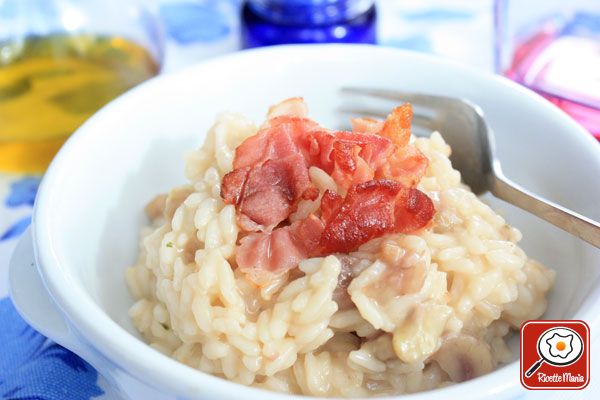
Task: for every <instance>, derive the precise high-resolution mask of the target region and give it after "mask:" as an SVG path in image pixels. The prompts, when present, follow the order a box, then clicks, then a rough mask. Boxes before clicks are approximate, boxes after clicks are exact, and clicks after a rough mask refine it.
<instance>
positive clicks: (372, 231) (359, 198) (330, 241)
mask: <svg viewBox="0 0 600 400" xmlns="http://www.w3.org/2000/svg"><path fill="white" fill-rule="evenodd" d="M321 210H322V218H323V221H324V222H325V230H324V231H323V235H322V236H321V239H320V241H319V246H318V248H317V250H316V253H317V254H331V253H338V252H339V253H348V252H350V251H353V250H356V249H357V248H358V247H359V246H360V245H361V244H364V243H366V242H368V241H369V240H371V239H373V238H376V237H379V236H382V235H384V234H387V233H398V232H401V233H407V232H414V231H415V230H418V229H420V228H423V227H424V226H426V225H427V224H428V223H429V221H430V220H431V218H432V217H433V213H434V211H435V210H434V207H433V202H432V201H431V199H430V198H429V197H427V195H426V194H425V193H423V192H421V191H419V190H417V189H414V188H407V187H405V186H403V185H401V184H400V183H398V182H395V181H391V180H371V181H368V182H364V183H361V184H358V185H355V186H352V187H351V188H350V190H349V191H348V194H347V195H346V197H345V198H342V197H341V196H339V195H338V194H336V193H332V192H331V191H327V192H325V194H324V195H323V199H322V200H321Z"/></svg>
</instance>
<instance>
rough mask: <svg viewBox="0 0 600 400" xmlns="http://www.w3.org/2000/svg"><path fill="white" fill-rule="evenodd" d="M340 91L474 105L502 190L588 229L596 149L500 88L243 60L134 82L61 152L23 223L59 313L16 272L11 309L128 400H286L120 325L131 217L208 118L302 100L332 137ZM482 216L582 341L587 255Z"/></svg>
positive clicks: (271, 57)
mask: <svg viewBox="0 0 600 400" xmlns="http://www.w3.org/2000/svg"><path fill="white" fill-rule="evenodd" d="M345 85H352V86H371V87H379V88H398V89H405V90H414V91H422V92H427V93H436V94H442V95H447V96H455V97H464V98H467V99H469V100H471V101H472V102H474V103H476V104H478V105H479V106H481V108H482V109H483V111H484V112H485V114H486V116H487V120H488V122H489V124H490V126H491V127H492V129H493V130H494V131H495V133H496V141H497V150H498V155H499V158H500V160H501V162H502V166H503V168H504V171H505V172H506V175H507V176H508V177H509V178H511V179H513V180H515V181H516V182H517V183H519V184H521V185H523V186H524V187H526V188H528V189H531V190H533V191H534V192H536V193H538V194H540V195H542V196H545V197H547V198H549V199H551V200H554V201H556V202H558V203H560V204H562V205H565V206H567V207H569V208H572V209H574V210H576V211H578V212H580V213H582V214H585V215H588V216H590V217H592V218H595V219H600V209H599V208H598V204H600V184H599V179H600V146H598V144H597V143H596V142H595V141H594V140H593V139H592V138H591V136H590V135H589V134H587V133H586V132H585V131H584V130H583V129H582V128H581V127H579V126H578V125H577V124H576V123H575V122H573V121H572V120H571V119H569V118H568V117H567V116H566V115H565V114H563V113H562V112H561V111H560V110H558V109H557V108H555V107H554V106H552V105H551V104H550V103H548V102H546V101H545V100H543V99H542V98H541V97H538V96H537V95H535V94H533V93H532V92H529V91H527V90H526V89H523V88H521V87H519V86H518V85H516V84H514V83H512V82H510V81H508V80H505V79H503V78H499V77H495V76H492V75H488V74H484V73H480V72H477V71H474V70H472V69H468V68H466V67H462V66H459V65H456V64H454V63H452V62H449V61H445V60H441V59H435V58H430V57H427V56H422V55H417V54H413V53H409V52H404V51H399V50H394V49H387V48H379V47H370V46H340V45H331V46H290V47H279V48H268V49H261V50H255V51H248V52H241V53H238V54H235V55H231V56H227V57H223V58H220V59H215V60H212V61H209V62H206V63H203V64H199V65H197V66H195V67H192V68H189V69H187V70H184V71H181V72H177V73H174V74H171V75H166V76H161V77H158V78H156V79H153V80H151V81H149V82H147V83H144V84H143V85H141V86H139V87H137V88H135V89H133V90H132V91H130V92H128V93H127V94H125V95H124V96H121V97H120V98H118V99H117V100H115V101H113V102H112V103H110V104H109V105H108V106H106V107H105V108H104V109H102V110H101V111H100V112H98V113H97V114H96V115H95V116H93V117H92V118H91V119H90V120H89V121H88V122H86V123H85V124H84V126H83V127H81V128H80V129H79V130H78V132H77V133H76V134H75V135H74V136H73V137H72V138H71V139H70V140H69V141H68V142H67V144H66V145H65V146H64V147H63V149H62V150H61V151H60V153H59V154H58V156H57V157H56V158H55V160H54V162H53V163H52V165H51V167H50V169H49V170H48V172H47V173H46V176H45V178H44V181H43V183H42V185H41V187H40V191H39V194H38V198H37V203H36V207H35V213H34V223H33V244H34V247H35V251H36V264H37V267H38V269H39V272H40V275H41V278H42V279H43V281H44V283H45V286H46V287H47V290H48V292H49V294H50V296H51V297H52V299H53V300H54V301H55V303H56V305H57V306H58V307H54V306H51V304H50V303H48V302H46V303H45V304H46V305H45V308H42V307H44V305H43V304H41V303H42V300H41V299H40V298H41V297H44V296H43V295H44V294H45V292H44V291H43V289H41V290H42V292H43V293H42V294H39V295H36V296H28V295H27V290H28V287H27V284H26V283H23V281H28V279H29V281H31V282H33V281H34V280H35V277H32V275H31V273H32V272H31V271H33V269H32V268H29V269H26V268H25V269H22V271H28V272H22V274H26V273H29V274H30V275H29V278H28V279H21V278H19V274H20V273H14V274H13V275H14V278H13V279H12V281H13V285H14V286H13V294H14V296H15V302H16V303H17V306H18V308H19V310H21V312H22V313H23V314H24V315H25V317H26V318H27V319H28V320H29V322H30V323H31V324H32V325H33V326H35V327H36V328H38V329H39V330H40V331H42V332H43V333H45V334H47V335H49V336H50V337H51V338H52V339H55V340H57V341H59V342H60V343H61V344H64V345H66V346H67V347H69V348H71V349H73V350H74V351H76V352H78V353H79V354H81V355H82V356H83V357H84V358H86V359H88V360H89V361H90V362H91V363H92V364H93V365H94V366H96V367H97V368H98V369H99V370H100V372H102V373H103V374H105V375H106V376H107V377H108V378H109V379H110V380H111V381H112V382H113V383H114V384H115V385H117V386H118V387H119V388H120V390H121V391H122V392H123V393H124V394H125V395H126V396H129V397H132V398H142V397H140V396H144V398H174V397H177V398H221V399H224V398H236V399H239V398H260V399H262V400H270V399H289V398H291V397H290V396H286V395H282V394H277V393H272V392H266V391H262V390H258V389H252V388H247V387H244V386H241V385H237V384H234V383H231V382H228V381H226V380H222V379H219V378H215V377H213V376H210V375H207V374H204V373H201V372H198V371H196V370H193V369H191V368H189V367H187V366H184V365H183V364H180V363H178V362H176V361H174V360H172V359H170V358H168V357H166V356H163V355H162V354H160V353H158V352H157V351H155V350H153V349H151V348H150V347H148V346H147V345H146V344H145V343H144V342H143V341H142V340H140V338H139V335H138V334H137V332H136V331H135V329H134V328H133V326H132V324H131V322H130V319H129V317H128V315H127V310H128V308H129V307H130V305H131V304H132V303H133V299H132V297H131V296H130V294H129V293H128V291H127V288H126V285H125V280H124V277H123V271H124V269H125V267H127V266H129V265H132V263H134V261H135V259H136V254H137V251H138V247H137V246H138V233H139V229H140V227H141V226H142V225H143V224H144V223H145V219H144V216H143V212H142V208H143V206H144V204H145V203H146V202H147V201H148V200H149V199H151V198H152V197H153V196H154V195H155V194H156V193H159V192H162V191H165V190H167V189H169V188H171V187H173V186H174V185H176V184H180V183H182V182H184V176H183V167H184V164H183V158H182V156H183V154H184V153H185V152H186V151H187V150H190V149H193V148H195V147H196V146H198V145H199V144H200V143H202V141H203V138H204V135H205V132H206V130H207V129H208V128H209V127H210V125H211V124H212V123H213V121H214V118H215V115H216V114H217V113H218V112H220V111H223V110H233V111H239V112H242V113H245V114H247V115H249V116H251V117H253V118H254V119H255V120H256V121H260V120H261V119H262V118H263V116H264V114H265V110H266V109H267V107H268V106H269V105H270V104H273V103H276V102H278V101H279V100H281V99H284V98H286V97H291V96H304V97H305V99H306V100H307V102H308V104H309V107H310V110H311V116H312V117H314V118H315V119H317V120H318V121H320V122H322V123H323V124H325V125H326V126H338V125H340V124H341V123H342V122H341V121H342V120H341V116H340V115H339V114H337V113H336V109H337V108H338V106H339V105H340V104H341V102H342V96H341V94H340V92H339V89H340V87H342V86H345ZM442 133H443V132H442ZM493 203H494V206H495V207H496V208H497V209H498V210H500V211H501V212H502V213H503V214H504V215H505V216H506V218H507V219H508V221H509V222H510V223H511V224H513V225H515V226H516V227H518V228H519V229H521V230H522V232H523V236H524V239H523V241H522V246H523V247H524V248H525V250H526V251H527V253H528V254H529V255H530V256H532V257H534V258H536V259H538V260H540V261H541V262H543V263H544V264H546V265H548V266H549V267H551V268H553V269H555V270H556V271H557V274H558V275H557V280H556V286H555V289H554V290H553V291H552V293H551V294H550V303H549V307H548V312H547V314H546V317H547V318H578V319H584V320H586V321H587V322H588V323H590V324H591V325H592V331H594V330H595V327H596V325H597V324H598V316H600V303H599V302H598V297H599V296H600V286H599V282H598V277H599V274H600V268H598V266H599V265H600V251H599V250H598V249H595V248H592V247H591V246H590V245H587V244H585V243H583V242H581V241H580V240H577V239H575V238H574V237H571V236H569V235H568V234H566V233H564V232H562V231H560V230H559V229H557V228H554V227H552V226H550V225H548V224H546V223H544V222H542V221H540V220H538V219H536V218H535V217H533V216H531V215H528V214H526V213H524V212H521V211H520V210H518V209H515V208H514V207H511V206H509V205H507V204H505V203H501V202H499V201H493ZM27 245H28V243H23V244H22V245H21V252H20V253H17V256H16V257H15V259H14V261H13V264H14V265H13V267H14V268H13V270H16V269H17V268H18V266H19V265H22V264H23V263H24V262H26V260H25V259H26V254H27ZM19 254H20V256H19ZM38 284H39V282H38ZM32 285H33V284H32ZM38 289H39V288H38ZM38 291H39V290H38ZM36 302H37V303H36ZM51 308H54V311H52V310H50V309H51ZM36 310H37V311H36ZM40 310H43V312H41V311H40ZM515 357H516V356H515ZM518 369H519V368H518V364H517V363H516V362H514V363H511V364H509V365H508V366H505V367H502V368H500V369H498V370H497V371H495V372H493V373H491V374H488V375H486V376H484V377H481V378H478V379H475V380H472V381H469V382H466V383H462V384H458V385H454V386H452V387H448V388H444V389H440V390H435V391H431V392H427V393H422V394H415V395H410V396H405V397H403V398H406V399H409V398H410V399H423V398H429V399H448V398H459V397H460V398H462V399H471V398H473V399H474V398H483V397H486V396H490V395H494V396H495V398H500V397H506V396H509V395H513V394H514V393H515V391H518V390H519V389H518V388H519V372H518Z"/></svg>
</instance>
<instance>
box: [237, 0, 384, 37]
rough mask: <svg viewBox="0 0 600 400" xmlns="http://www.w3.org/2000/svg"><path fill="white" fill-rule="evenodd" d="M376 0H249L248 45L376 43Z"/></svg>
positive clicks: (246, 15)
mask: <svg viewBox="0 0 600 400" xmlns="http://www.w3.org/2000/svg"><path fill="white" fill-rule="evenodd" d="M376 21H377V12H376V9H375V2H374V1H373V0H247V1H246V2H245V3H244V4H243V6H242V26H241V30H242V32H241V33H242V46H243V47H244V48H250V47H259V46H270V45H276V44H285V43H332V42H333V43H375V42H376Z"/></svg>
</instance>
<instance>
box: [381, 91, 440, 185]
mask: <svg viewBox="0 0 600 400" xmlns="http://www.w3.org/2000/svg"><path fill="white" fill-rule="evenodd" d="M412 117H413V109H412V105H411V104H410V103H405V104H402V105H401V106H400V107H396V108H395V109H394V110H392V112H391V114H390V115H389V116H388V117H387V118H386V120H385V121H384V122H383V125H382V128H381V131H379V134H380V135H381V136H383V137H386V138H388V139H389V140H390V141H392V143H394V144H395V145H396V146H395V147H396V150H395V151H394V152H393V153H392V154H391V155H390V156H389V158H388V159H387V162H386V163H384V164H383V165H382V166H381V168H379V169H378V170H377V171H376V173H375V177H376V178H377V179H393V180H395V181H398V182H400V183H402V184H403V185H405V186H409V187H410V186H415V185H416V184H417V183H418V182H419V181H420V180H421V178H422V177H423V175H425V171H426V170H427V166H428V165H429V160H428V159H427V157H425V155H424V154H423V153H421V151H420V150H419V149H417V148H416V147H415V146H414V145H412V144H409V140H410V123H411V120H412Z"/></svg>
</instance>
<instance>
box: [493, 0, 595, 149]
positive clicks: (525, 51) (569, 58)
mask: <svg viewBox="0 0 600 400" xmlns="http://www.w3.org/2000/svg"><path fill="white" fill-rule="evenodd" d="M508 3H513V2H512V1H503V0H498V1H497V2H496V34H497V37H496V39H497V41H496V68H497V72H500V73H502V74H504V75H506V76H507V77H509V78H511V79H513V80H514V81H516V82H518V83H520V84H523V85H525V86H527V87H529V88H530V89H532V90H534V91H536V92H537V93H539V94H540V95H542V96H544V97H545V98H547V99H548V100H550V101H551V102H552V103H554V104H555V105H557V106H558V107H560V108H561V109H563V110H564V111H565V112H567V113H568V114H569V115H570V116H571V117H573V118H574V119H575V120H577V121H578V122H579V123H580V124H581V125H583V126H584V127H585V128H586V129H587V130H588V131H590V132H591V133H592V134H593V135H594V136H595V137H596V138H597V139H599V140H600V7H599V8H598V10H583V11H579V10H578V11H574V10H566V9H565V8H564V4H563V6H562V8H560V9H553V8H552V2H551V1H550V2H544V3H543V4H540V5H539V7H536V12H532V11H531V10H521V12H520V13H518V12H517V10H514V9H515V8H517V7H528V6H529V7H535V6H536V5H534V4H529V3H527V4H525V3H524V2H516V1H515V2H514V3H515V4H514V6H511V5H510V4H508ZM516 3H520V4H518V5H517V4H516ZM575 3H576V2H575ZM588 3H589V2H588ZM575 6H576V4H575V5H574V6H573V7H575ZM544 13H545V14H544ZM523 14H525V16H523ZM540 14H542V16H540ZM511 18H512V20H511Z"/></svg>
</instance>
